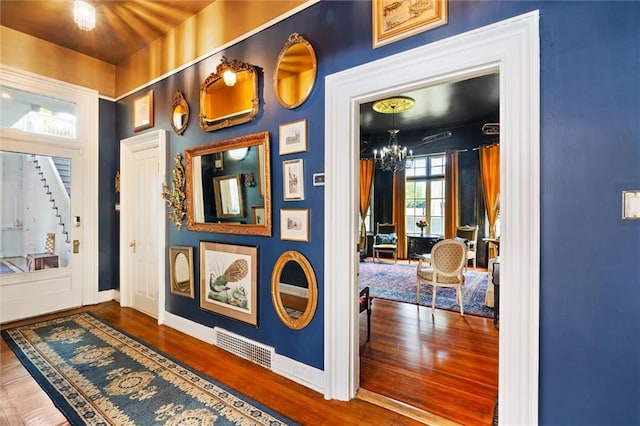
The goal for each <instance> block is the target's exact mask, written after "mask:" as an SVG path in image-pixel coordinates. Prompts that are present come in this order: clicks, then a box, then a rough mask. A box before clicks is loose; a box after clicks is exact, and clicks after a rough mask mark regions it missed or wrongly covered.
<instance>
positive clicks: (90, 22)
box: [73, 0, 96, 31]
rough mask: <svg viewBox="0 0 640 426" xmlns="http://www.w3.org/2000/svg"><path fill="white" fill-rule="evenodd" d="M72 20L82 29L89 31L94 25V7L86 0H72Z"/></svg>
mask: <svg viewBox="0 0 640 426" xmlns="http://www.w3.org/2000/svg"><path fill="white" fill-rule="evenodd" d="M73 20H74V21H75V23H76V24H77V25H78V27H79V28H80V29H81V30H83V31H91V30H92V29H94V28H95V26H96V8H95V7H93V5H91V4H89V3H87V2H86V1H82V0H76V1H75V2H73Z"/></svg>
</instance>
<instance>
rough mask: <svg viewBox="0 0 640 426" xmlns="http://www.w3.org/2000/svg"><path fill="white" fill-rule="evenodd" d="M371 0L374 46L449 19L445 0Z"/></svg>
mask: <svg viewBox="0 0 640 426" xmlns="http://www.w3.org/2000/svg"><path fill="white" fill-rule="evenodd" d="M372 1H373V8H372V11H373V47H374V48H376V47H380V46H384V45H385V44H389V43H393V42H395V41H398V40H402V39H403V38H407V37H411V36H413V35H415V34H418V33H421V32H423V31H427V30H430V29H433V28H436V27H439V26H441V25H444V24H446V23H447V22H449V15H448V0H411V1H408V2H404V1H398V0H372Z"/></svg>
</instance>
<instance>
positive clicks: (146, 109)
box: [133, 90, 153, 132]
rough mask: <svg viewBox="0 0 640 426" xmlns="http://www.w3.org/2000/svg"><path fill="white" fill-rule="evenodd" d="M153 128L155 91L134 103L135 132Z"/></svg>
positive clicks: (150, 91) (149, 92)
mask: <svg viewBox="0 0 640 426" xmlns="http://www.w3.org/2000/svg"><path fill="white" fill-rule="evenodd" d="M151 127H153V90H149V91H148V92H147V93H146V94H144V95H142V96H140V97H139V98H137V99H135V100H134V101H133V131H134V132H137V131H140V130H144V129H149V128H151Z"/></svg>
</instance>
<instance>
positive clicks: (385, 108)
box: [373, 96, 416, 114]
mask: <svg viewBox="0 0 640 426" xmlns="http://www.w3.org/2000/svg"><path fill="white" fill-rule="evenodd" d="M415 104H416V101H415V99H413V98H410V97H408V96H394V97H392V98H387V99H381V100H379V101H376V102H374V103H373V110H374V111H376V112H379V113H381V114H395V113H396V112H403V111H407V110H409V109H411V108H413V106H414V105H415Z"/></svg>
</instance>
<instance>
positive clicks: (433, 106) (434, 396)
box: [357, 72, 500, 424]
mask: <svg viewBox="0 0 640 426" xmlns="http://www.w3.org/2000/svg"><path fill="white" fill-rule="evenodd" d="M499 95H500V94H499V75H498V74H497V73H494V72H492V73H489V74H486V75H483V76H478V77H474V78H471V79H462V80H457V79H456V80H454V81H447V82H444V83H439V84H437V85H435V86H428V87H417V88H413V87H407V88H406V89H405V90H404V91H402V92H400V93H393V94H392V95H391V99H399V98H400V99H411V100H412V101H413V102H414V108H412V109H411V110H409V111H406V112H403V113H398V114H397V115H398V117H396V119H395V120H394V121H395V124H396V127H394V128H395V129H399V130H400V132H399V135H398V138H397V139H398V141H399V142H400V143H401V144H402V146H403V147H406V152H407V155H406V157H404V161H405V163H403V164H402V165H401V166H397V167H396V170H395V171H394V170H386V171H385V169H384V167H383V164H382V161H381V160H380V159H379V157H378V158H376V159H375V160H374V163H375V167H374V170H373V174H371V173H365V175H364V176H363V175H360V178H361V179H363V178H364V179H365V180H370V181H371V183H372V185H371V186H373V194H374V196H373V197H372V198H373V199H374V200H375V201H374V204H375V203H376V202H377V203H379V204H375V205H374V204H369V206H370V211H372V212H373V215H372V216H373V218H372V219H371V223H383V222H391V223H394V224H396V223H397V224H398V225H402V226H398V229H399V230H400V232H399V233H398V234H397V241H398V248H399V250H398V251H399V253H400V254H399V257H400V259H399V260H397V262H396V261H394V260H393V259H391V258H390V257H388V258H387V259H384V258H383V259H376V258H375V256H373V257H372V254H373V253H372V250H371V246H372V245H373V244H375V243H377V242H376V241H375V238H376V237H375V236H374V232H375V231H374V232H369V233H367V235H366V239H365V238H364V236H362V235H361V238H360V241H363V240H364V241H367V243H365V244H364V247H365V250H364V256H363V253H362V252H361V256H360V262H359V264H358V265H359V269H360V273H359V286H360V289H362V288H363V287H369V288H370V291H371V296H372V297H373V298H374V299H373V319H372V330H373V331H372V332H371V336H372V337H371V339H369V340H366V341H365V339H364V338H363V335H362V329H361V333H360V346H359V347H360V389H359V390H358V393H357V395H358V397H359V398H361V399H365V400H367V401H370V402H373V403H378V404H381V405H384V406H386V407H387V408H390V409H393V410H394V411H398V412H400V413H403V414H405V415H407V416H409V417H412V418H414V419H416V420H419V421H425V422H429V423H430V422H433V421H436V422H437V421H441V420H442V419H445V420H451V421H455V422H459V423H463V424H471V423H473V424H491V422H492V420H493V417H494V409H495V403H496V398H497V393H498V340H499V339H498V329H497V328H495V327H494V324H493V318H492V317H491V314H492V311H491V309H490V308H489V307H493V299H492V298H491V300H488V299H486V300H485V297H484V293H482V295H483V297H482V301H481V304H482V306H478V301H479V298H477V299H476V298H475V297H473V295H476V296H477V295H478V292H481V291H480V290H479V289H481V288H483V287H484V289H485V290H486V289H487V287H488V278H489V276H488V274H487V259H488V257H489V258H491V256H490V255H488V253H487V252H488V250H486V247H485V245H484V244H483V239H484V238H487V237H490V235H489V233H488V228H489V226H488V225H487V220H486V214H485V211H484V210H485V205H489V204H491V205H490V207H489V208H491V206H492V205H493V203H486V202H484V197H483V193H484V191H482V183H481V182H482V179H481V173H480V169H481V168H480V149H481V147H486V146H492V145H493V146H495V145H496V144H497V143H498V136H497V135H494V134H491V135H485V134H483V133H482V130H481V129H482V127H483V125H484V124H485V123H486V122H497V121H498V119H499V97H500V96H499ZM372 105H375V102H373V103H371V102H369V103H365V104H361V105H360V133H361V138H360V159H361V160H366V159H369V160H371V159H372V158H374V157H373V156H374V153H375V152H376V151H377V152H379V151H380V149H381V146H384V144H386V138H385V134H384V131H385V124H386V121H388V120H385V119H386V117H384V116H381V115H376V114H372V113H371V110H372V109H373V108H372ZM372 116H373V117H372ZM396 133H397V132H396ZM363 141H364V142H363ZM492 149H498V148H492ZM445 153H446V154H445ZM449 161H450V162H451V163H453V164H456V167H455V168H454V167H448V166H449V165H448V164H447V163H448V162H449ZM361 164H362V162H361ZM370 165H371V163H369V166H367V167H366V168H365V169H367V170H369V172H371V170H370V169H368V167H370ZM458 165H459V166H458ZM447 168H448V170H449V171H448V172H447V173H445V169H447ZM453 175H455V176H453ZM496 176H497V175H496ZM403 177H404V187H405V188H406V190H405V191H404V192H403V191H402V190H401V189H399V188H396V185H397V183H396V184H394V183H393V182H394V181H395V180H397V179H399V178H400V179H402V178H403ZM449 180H450V181H458V182H459V186H460V188H459V190H455V191H454V190H452V191H451V193H449V192H448V191H445V187H447V186H448V185H446V181H449ZM400 183H401V182H400ZM362 187H363V184H362V180H361V185H360V188H362ZM364 187H368V186H367V184H364ZM454 193H455V194H454ZM449 197H450V198H451V200H449V199H448V198H449ZM359 198H360V197H359ZM364 202H366V200H363V199H362V198H360V203H364ZM392 205H393V206H395V207H393V206H392ZM453 206H455V207H453ZM458 206H459V207H458ZM359 207H360V205H359ZM449 208H451V209H452V210H453V211H454V212H458V214H455V216H456V219H455V223H454V224H453V225H454V226H447V228H448V229H450V231H448V232H447V234H448V233H449V232H453V230H455V225H464V224H467V225H469V224H470V225H473V226H475V227H478V226H479V233H478V235H477V237H476V241H474V244H473V245H472V246H471V247H473V248H474V252H473V253H474V256H473V258H472V259H471V260H469V261H467V262H466V263H470V264H471V266H473V269H472V268H471V266H470V267H469V268H464V269H463V270H462V271H461V273H462V274H463V275H464V276H465V278H466V279H465V285H464V286H462V289H463V291H462V294H463V295H464V299H465V303H464V304H465V312H464V316H461V315H460V312H459V311H456V312H450V311H445V310H442V309H440V308H438V309H436V312H435V315H434V316H433V317H432V315H431V307H430V305H431V303H430V302H428V303H427V302H426V301H425V293H426V291H422V292H421V294H422V297H421V298H420V299H421V301H420V304H418V303H417V301H416V272H417V270H416V268H417V267H420V266H418V265H420V262H418V258H419V255H420V254H424V253H428V252H429V250H430V248H431V246H432V245H433V244H435V243H436V242H438V241H441V240H443V239H445V237H447V236H445V221H447V222H448V221H450V220H452V219H449V218H450V217H451V216H452V215H450V214H449V213H448V212H447V211H446V210H447V209H449ZM445 217H446V218H447V219H445ZM418 221H422V222H423V223H424V224H428V227H427V232H426V233H425V232H424V230H423V229H421V228H420V229H418V226H416V224H417V222H418ZM405 237H406V238H405ZM453 237H454V236H453V235H451V236H448V238H453ZM478 241H479V243H480V245H482V246H481V247H480V249H481V250H480V251H479V250H477V247H478V244H477V242H478ZM361 247H362V245H361ZM493 256H495V254H494V255H493ZM405 259H406V260H405ZM412 259H413V260H414V262H412ZM407 264H408V265H407ZM425 265H429V266H430V264H429V263H428V262H427V263H424V262H423V263H422V266H423V267H426V266H425ZM476 265H477V268H476ZM372 271H376V272H375V274H373V276H372ZM380 274H383V275H384V276H385V277H386V278H385V279H382V280H378V279H377V278H376V277H380V276H381V275H380ZM421 287H422V290H431V287H427V288H425V284H424V283H422V285H421ZM472 289H478V290H476V291H474V290H472ZM449 291H450V292H451V293H452V294H455V290H453V289H450V290H449ZM444 292H447V290H444ZM447 297H449V296H447V295H445V294H443V291H439V292H438V298H437V301H438V306H440V305H441V304H442V303H443V302H444V301H445V300H446V298H447ZM469 298H471V299H472V300H469ZM474 301H475V303H474ZM451 303H452V302H451V301H448V302H446V305H450V304H451ZM427 305H428V306H427ZM451 307H452V308H453V309H458V307H457V304H456V305H455V306H454V305H451ZM475 315H480V316H475ZM361 320H364V318H361ZM365 334H366V332H365ZM463 401H464V402H463ZM462 404H464V406H463V405H462ZM468 406H473V410H468V409H467V407H468Z"/></svg>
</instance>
